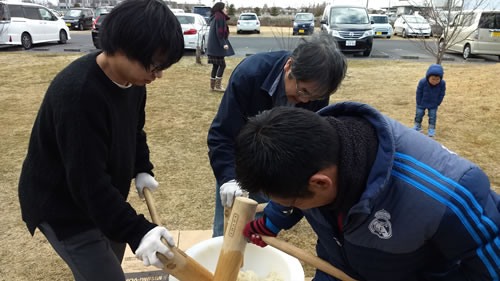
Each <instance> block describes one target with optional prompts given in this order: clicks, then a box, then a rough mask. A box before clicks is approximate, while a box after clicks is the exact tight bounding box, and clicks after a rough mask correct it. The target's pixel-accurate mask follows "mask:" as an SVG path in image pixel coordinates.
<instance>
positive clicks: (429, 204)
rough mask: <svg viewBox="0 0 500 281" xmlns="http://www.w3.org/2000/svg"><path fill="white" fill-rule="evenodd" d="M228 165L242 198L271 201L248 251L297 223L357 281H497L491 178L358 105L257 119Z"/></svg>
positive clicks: (319, 276)
mask: <svg viewBox="0 0 500 281" xmlns="http://www.w3.org/2000/svg"><path fill="white" fill-rule="evenodd" d="M235 163H236V180H237V181H238V182H239V183H240V185H241V186H242V188H243V189H245V190H247V191H249V192H264V193H265V194H268V195H269V196H270V197H271V200H272V201H270V203H269V204H268V206H267V207H266V208H265V209H264V216H263V217H261V218H260V219H257V220H254V221H252V222H250V223H248V224H247V226H246V227H245V229H244V235H245V236H247V237H248V238H249V239H250V240H251V241H252V242H253V243H255V244H258V245H260V246H265V243H264V242H263V241H262V240H261V239H260V235H262V234H263V235H271V236H276V235H277V233H278V232H279V231H280V230H281V229H289V228H290V227H292V226H293V225H295V224H296V223H297V222H298V221H299V220H300V219H301V218H302V217H304V216H305V217H306V219H307V220H308V222H309V223H310V225H311V226H312V228H313V229H314V231H315V232H316V234H317V235H318V241H317V246H316V250H317V254H318V256H319V257H320V258H322V259H324V260H326V261H327V262H329V263H330V264H332V265H334V266H335V267H337V268H339V269H341V270H342V271H343V272H345V273H346V274H348V275H350V276H351V277H353V278H355V279H357V280H371V281H392V280H394V281H396V280H398V281H399V280H401V281H403V280H404V281H421V280H447V281H452V280H453V281H459V280H499V276H500V259H499V257H500V239H499V225H500V212H499V206H500V196H499V195H498V194H496V193H495V192H494V191H493V190H491V189H490V184H489V181H488V177H487V176H486V175H485V174H484V173H483V171H482V170H481V169H480V168H479V167H478V166H476V165H475V164H474V163H471V162H470V161H468V160H466V159H464V158H461V157H459V156H458V155H457V154H456V153H454V152H452V151H450V150H448V149H447V148H445V147H443V146H442V145H441V144H439V143H438V142H436V141H434V140H433V139H431V138H428V137H426V136H424V135H422V134H420V133H418V132H416V131H415V130H412V129H410V128H408V127H405V126H404V125H402V124H401V123H399V122H397V121H395V120H392V119H390V118H388V117H387V116H384V115H382V114H381V113H379V112H378V111H377V110H375V109H374V108H372V107H370V106H368V105H366V104H360V103H355V102H344V103H338V104H334V105H330V106H328V107H326V108H323V109H322V110H320V111H319V114H315V113H313V112H309V111H306V110H302V109H299V108H286V107H279V108H274V109H272V110H269V111H265V112H263V113H262V114H260V115H257V116H256V117H254V118H251V119H250V120H249V121H248V122H247V124H246V125H245V127H243V129H242V130H241V132H240V134H239V135H238V137H237V138H236V143H235ZM314 280H315V281H326V280H329V281H332V280H337V279H336V278H334V277H332V276H329V275H327V274H326V273H324V272H321V271H317V272H316V276H315V279H314Z"/></svg>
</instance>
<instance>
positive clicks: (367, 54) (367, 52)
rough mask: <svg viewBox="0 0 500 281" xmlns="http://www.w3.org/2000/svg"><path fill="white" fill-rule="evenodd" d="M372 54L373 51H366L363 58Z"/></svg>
mask: <svg viewBox="0 0 500 281" xmlns="http://www.w3.org/2000/svg"><path fill="white" fill-rule="evenodd" d="M371 52H372V49H368V50H366V51H364V52H363V57H367V56H369V55H370V53H371Z"/></svg>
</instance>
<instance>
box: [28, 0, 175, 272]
mask: <svg viewBox="0 0 500 281" xmlns="http://www.w3.org/2000/svg"><path fill="white" fill-rule="evenodd" d="M151 26H155V27H157V28H155V29H151V28H150V27H151ZM100 35H102V36H100V37H99V39H100V46H101V48H102V52H101V51H99V52H93V53H91V54H87V55H84V56H82V57H81V58H78V59H76V60H75V61H74V62H72V63H71V64H70V65H68V66H67V67H66V68H65V69H63V70H62V71H61V72H59V73H58V74H57V76H56V77H55V78H54V80H52V82H51V84H50V86H49V88H48V89H47V92H46V94H45V97H44V99H43V102H42V104H41V106H40V110H39V111H38V115H37V117H36V120H35V124H34V125H33V130H32V132H31V137H30V142H29V147H28V152H27V156H26V159H25V160H24V163H23V167H22V171H21V175H20V179H19V201H20V205H21V212H22V218H23V220H24V221H25V222H26V226H27V227H28V230H29V232H30V233H31V235H34V233H35V230H36V229H37V228H38V229H39V230H40V231H41V232H42V233H43V235H44V236H45V237H46V238H47V240H48V242H49V243H50V244H51V245H52V247H53V248H54V250H55V251H56V252H57V254H58V255H59V256H60V257H61V258H62V259H63V260H64V261H65V262H66V264H67V265H68V267H69V268H70V269H71V271H72V272H73V275H74V279H75V280H76V281H90V280H91V281H104V280H105V281H111V280H112V281H125V274H124V273H123V270H122V268H121V262H122V259H123V255H124V252H125V247H126V244H129V246H130V248H131V250H132V251H133V252H134V253H135V255H136V257H137V258H138V259H140V260H142V261H143V264H144V265H145V266H148V265H154V266H156V267H159V268H163V264H162V262H161V261H160V260H159V259H158V257H157V256H156V254H157V253H161V254H163V255H165V256H166V257H167V258H172V257H173V255H174V253H173V252H172V251H171V250H170V249H169V248H168V247H167V246H165V245H164V244H163V243H162V241H161V239H165V240H166V241H167V243H168V244H170V245H171V246H173V245H175V243H174V239H173V237H172V236H171V235H170V234H169V233H168V231H167V229H166V228H165V227H162V226H158V225H156V224H154V223H151V222H149V221H148V220H147V219H146V218H145V217H144V215H142V214H138V213H137V212H136V211H135V210H134V208H133V207H132V206H131V205H130V204H129V203H128V202H127V197H128V195H129V191H130V183H131V181H132V178H135V186H136V188H137V191H138V194H139V196H140V197H143V189H144V188H145V187H147V188H149V189H151V191H153V190H155V189H156V188H157V187H158V182H157V181H156V180H155V178H154V174H153V172H152V170H153V164H152V163H151V161H150V159H149V148H148V144H147V140H146V133H145V131H144V129H143V128H144V124H145V120H146V113H145V107H146V96H147V95H146V84H149V83H151V82H152V81H154V80H156V79H157V78H161V77H162V74H163V72H162V71H163V70H164V69H166V68H168V67H169V66H171V65H172V64H174V63H176V62H177V61H179V60H180V59H181V57H182V54H183V51H184V39H183V36H182V28H181V26H180V23H179V21H178V20H177V18H176V17H175V15H174V14H173V13H172V12H171V11H170V9H169V8H168V6H167V5H166V4H165V2H163V1H161V0H127V1H123V2H121V3H120V4H119V5H117V6H116V7H115V8H114V9H113V10H112V11H111V12H110V13H109V14H108V16H107V17H106V19H105V20H104V22H103V24H102V27H101V30H100ZM48 279H61V278H48ZM65 279H68V278H65Z"/></svg>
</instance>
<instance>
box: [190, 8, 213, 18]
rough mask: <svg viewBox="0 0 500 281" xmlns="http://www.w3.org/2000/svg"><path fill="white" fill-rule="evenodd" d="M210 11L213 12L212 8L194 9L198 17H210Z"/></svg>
mask: <svg viewBox="0 0 500 281" xmlns="http://www.w3.org/2000/svg"><path fill="white" fill-rule="evenodd" d="M210 10H212V8H210V7H194V8H193V13H195V14H198V15H202V16H204V17H209V16H210Z"/></svg>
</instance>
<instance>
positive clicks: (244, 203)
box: [213, 197, 257, 281]
mask: <svg viewBox="0 0 500 281" xmlns="http://www.w3.org/2000/svg"><path fill="white" fill-rule="evenodd" d="M256 208H257V202H256V201H254V200H252V199H249V198H245V197H237V198H236V199H235V200H234V204H233V208H232V211H231V216H230V218H229V222H228V223H227V229H226V231H225V234H224V242H223V243H222V249H221V251H220V255H219V260H218V261H217V267H216V268H215V273H214V279H213V280H214V281H236V279H237V278H238V273H239V272H240V267H241V264H242V262H243V256H244V253H245V248H246V245H247V241H246V239H245V236H244V235H243V229H244V228H245V225H246V224H247V223H249V222H250V221H251V220H253V218H254V215H255V209H256Z"/></svg>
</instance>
